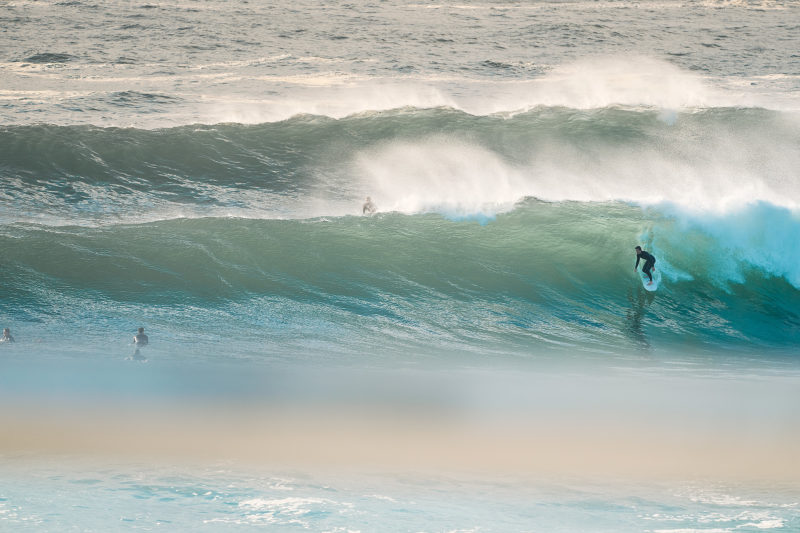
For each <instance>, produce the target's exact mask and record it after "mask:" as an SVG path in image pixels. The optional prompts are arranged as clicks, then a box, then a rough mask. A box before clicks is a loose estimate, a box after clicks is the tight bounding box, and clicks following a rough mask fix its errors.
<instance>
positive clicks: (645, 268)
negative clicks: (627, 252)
mask: <svg viewBox="0 0 800 533" xmlns="http://www.w3.org/2000/svg"><path fill="white" fill-rule="evenodd" d="M640 259H644V265H642V272H644V273H645V274H647V277H648V278H650V281H649V282H648V283H647V284H648V285H652V284H653V274H652V273H651V272H650V270H651V269H652V270H655V268H656V266H655V265H656V258H655V257H653V255H652V254H650V253H647V252H645V251H644V250H642V247H641V246H637V247H636V264H635V265H634V267H633V269H634V270H636V269H637V268H639V260H640Z"/></svg>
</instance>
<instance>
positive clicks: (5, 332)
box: [3, 328, 11, 335]
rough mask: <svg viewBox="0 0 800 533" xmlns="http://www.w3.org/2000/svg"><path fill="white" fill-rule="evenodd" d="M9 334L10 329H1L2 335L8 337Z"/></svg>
mask: <svg viewBox="0 0 800 533" xmlns="http://www.w3.org/2000/svg"><path fill="white" fill-rule="evenodd" d="M10 334H11V330H10V329H8V328H3V335H10Z"/></svg>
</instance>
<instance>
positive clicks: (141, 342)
mask: <svg viewBox="0 0 800 533" xmlns="http://www.w3.org/2000/svg"><path fill="white" fill-rule="evenodd" d="M149 343H150V339H149V338H148V337H147V335H145V334H144V328H139V332H138V333H137V334H136V335H134V336H133V345H134V346H136V351H135V352H133V358H134V359H138V360H141V359H144V358H145V357H144V356H143V355H142V354H141V353H140V352H139V348H144V347H145V346H147V345H148V344H149Z"/></svg>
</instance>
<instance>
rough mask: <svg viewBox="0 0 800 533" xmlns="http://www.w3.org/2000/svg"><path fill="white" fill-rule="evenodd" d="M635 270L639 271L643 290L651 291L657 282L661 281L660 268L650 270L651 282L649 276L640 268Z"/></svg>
mask: <svg viewBox="0 0 800 533" xmlns="http://www.w3.org/2000/svg"><path fill="white" fill-rule="evenodd" d="M637 272H638V273H639V277H640V278H642V286H643V287H644V290H646V291H650V292H653V291H655V290H656V289H657V288H658V284H659V283H661V270H658V269H652V270H651V271H650V273H651V274H653V283H650V278H648V277H647V274H645V273H644V272H642V271H641V270H637Z"/></svg>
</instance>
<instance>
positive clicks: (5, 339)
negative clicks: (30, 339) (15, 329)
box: [0, 328, 16, 342]
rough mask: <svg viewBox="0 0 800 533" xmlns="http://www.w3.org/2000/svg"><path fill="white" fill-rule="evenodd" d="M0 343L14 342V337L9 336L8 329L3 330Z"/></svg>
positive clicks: (9, 331)
mask: <svg viewBox="0 0 800 533" xmlns="http://www.w3.org/2000/svg"><path fill="white" fill-rule="evenodd" d="M0 342H16V341H15V340H14V337H13V336H11V330H10V329H8V328H5V329H3V336H2V337H0Z"/></svg>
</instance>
